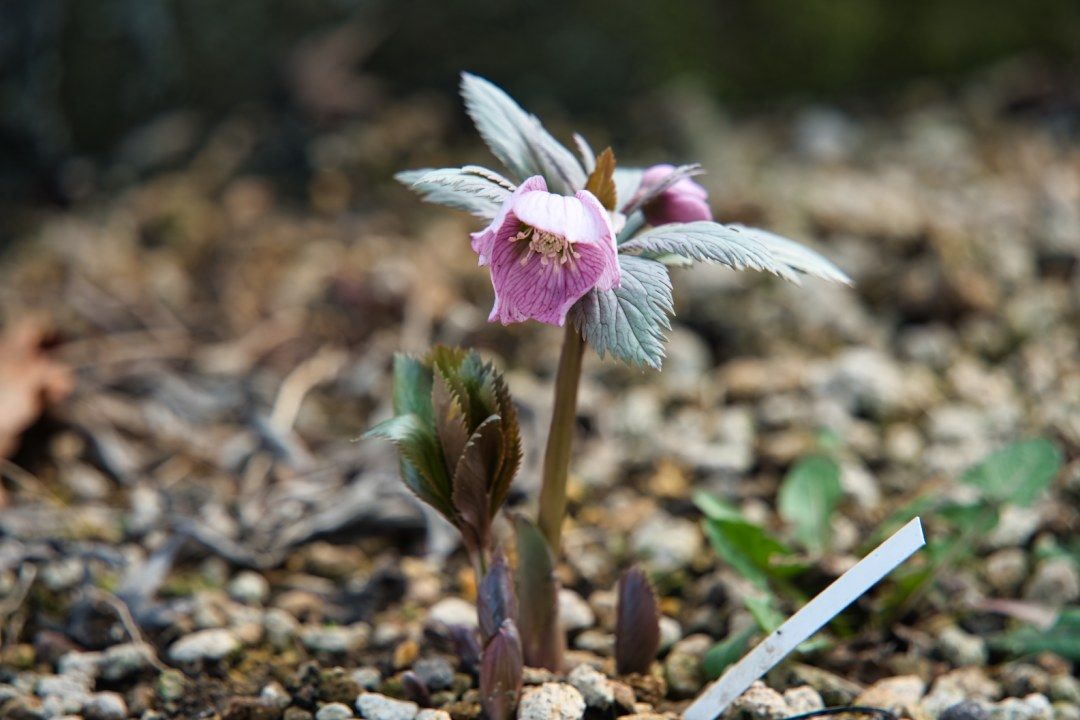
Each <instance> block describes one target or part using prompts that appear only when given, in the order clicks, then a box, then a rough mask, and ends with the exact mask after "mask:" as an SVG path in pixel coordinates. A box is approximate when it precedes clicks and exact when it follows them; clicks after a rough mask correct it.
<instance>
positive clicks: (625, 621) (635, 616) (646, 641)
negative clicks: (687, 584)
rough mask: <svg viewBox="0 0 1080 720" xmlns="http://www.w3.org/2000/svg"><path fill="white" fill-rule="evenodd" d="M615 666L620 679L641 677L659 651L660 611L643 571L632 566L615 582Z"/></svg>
mask: <svg viewBox="0 0 1080 720" xmlns="http://www.w3.org/2000/svg"><path fill="white" fill-rule="evenodd" d="M617 603H618V605H617V607H616V619H615V666H616V669H617V670H618V673H619V674H620V675H626V674H628V673H641V674H645V673H647V672H648V671H649V666H650V665H652V662H653V660H655V659H656V653H657V651H658V650H659V649H660V608H659V604H658V603H657V600H656V592H655V591H654V590H653V587H652V583H650V582H649V578H648V576H647V575H646V574H645V571H644V570H642V569H641V568H640V567H638V566H636V565H635V566H633V567H631V568H630V569H628V570H627V571H626V572H624V573H623V575H622V577H621V578H619V588H618V600H617Z"/></svg>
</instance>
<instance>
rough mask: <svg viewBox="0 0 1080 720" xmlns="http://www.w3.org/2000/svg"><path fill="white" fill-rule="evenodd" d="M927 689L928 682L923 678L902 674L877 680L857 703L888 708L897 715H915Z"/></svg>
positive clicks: (862, 694) (857, 699) (858, 698)
mask: <svg viewBox="0 0 1080 720" xmlns="http://www.w3.org/2000/svg"><path fill="white" fill-rule="evenodd" d="M925 691H926V683H924V682H923V681H922V678H920V677H917V676H915V675H901V676H898V677H891V678H885V679H884V680H879V681H877V682H876V683H874V684H873V685H871V686H870V687H868V688H867V689H866V690H864V691H863V692H862V693H861V694H860V695H859V697H857V698H856V699H855V704H856V705H869V706H871V707H883V708H888V709H889V710H891V711H892V712H894V713H896V714H897V715H901V714H903V715H906V716H907V717H914V713H915V712H917V710H918V708H917V706H918V704H919V700H921V699H922V696H923V693H924V692H925Z"/></svg>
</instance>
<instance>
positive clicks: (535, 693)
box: [518, 683, 585, 720]
mask: <svg viewBox="0 0 1080 720" xmlns="http://www.w3.org/2000/svg"><path fill="white" fill-rule="evenodd" d="M584 716H585V698H583V697H582V696H581V693H580V692H579V691H578V689H577V688H575V687H574V686H573V685H567V684H565V683H544V684H543V685H541V686H539V687H534V688H530V689H527V690H526V691H525V694H524V695H523V696H522V698H521V704H520V705H519V706H518V720H581V718H583V717H584Z"/></svg>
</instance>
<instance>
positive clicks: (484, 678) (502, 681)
mask: <svg viewBox="0 0 1080 720" xmlns="http://www.w3.org/2000/svg"><path fill="white" fill-rule="evenodd" d="M523 666H524V663H523V661H522V657H521V638H520V637H519V636H518V632H517V628H516V627H514V623H513V621H511V620H507V621H505V622H504V623H503V624H502V627H500V628H499V631H498V632H497V633H495V635H494V637H492V638H491V642H489V643H488V644H487V646H486V647H485V648H484V659H483V660H482V661H481V664H480V704H481V705H483V707H484V712H485V713H487V716H488V718H490V720H511V718H513V717H514V710H515V709H516V708H517V703H518V696H519V695H520V694H521V674H522V670H523Z"/></svg>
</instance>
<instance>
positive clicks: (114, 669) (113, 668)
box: [101, 643, 154, 682]
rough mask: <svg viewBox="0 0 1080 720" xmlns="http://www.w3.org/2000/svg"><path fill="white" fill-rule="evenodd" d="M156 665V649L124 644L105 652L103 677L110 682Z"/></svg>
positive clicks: (102, 667)
mask: <svg viewBox="0 0 1080 720" xmlns="http://www.w3.org/2000/svg"><path fill="white" fill-rule="evenodd" d="M153 664H154V649H153V648H152V647H151V646H150V645H147V644H146V643H122V644H120V645H113V646H112V647H110V648H108V649H106V650H105V653H104V656H103V657H102V658H101V677H102V678H104V679H105V680H108V681H110V682H113V681H116V680H123V679H125V678H128V677H131V676H132V675H136V674H138V673H141V672H143V671H144V670H147V669H149V668H151V667H153Z"/></svg>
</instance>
